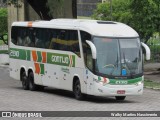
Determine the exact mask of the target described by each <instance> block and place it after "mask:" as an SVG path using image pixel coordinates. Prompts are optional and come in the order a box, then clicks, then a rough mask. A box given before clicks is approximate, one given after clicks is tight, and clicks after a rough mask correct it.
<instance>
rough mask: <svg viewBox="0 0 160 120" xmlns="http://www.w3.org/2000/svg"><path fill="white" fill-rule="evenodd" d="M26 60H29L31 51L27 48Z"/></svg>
mask: <svg viewBox="0 0 160 120" xmlns="http://www.w3.org/2000/svg"><path fill="white" fill-rule="evenodd" d="M27 60H28V61H30V60H31V51H30V50H27Z"/></svg>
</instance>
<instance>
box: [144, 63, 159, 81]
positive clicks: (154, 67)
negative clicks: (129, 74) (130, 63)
mask: <svg viewBox="0 0 160 120" xmlns="http://www.w3.org/2000/svg"><path fill="white" fill-rule="evenodd" d="M144 75H145V79H148V80H151V81H155V82H158V83H160V63H146V64H144Z"/></svg>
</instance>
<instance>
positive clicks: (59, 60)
mask: <svg viewBox="0 0 160 120" xmlns="http://www.w3.org/2000/svg"><path fill="white" fill-rule="evenodd" d="M37 56H38V60H37V62H40V63H41V62H42V55H41V52H40V51H37ZM10 58H13V59H20V60H28V61H30V60H31V50H24V49H16V48H10ZM47 63H48V64H55V65H61V66H67V67H68V66H70V64H71V63H72V64H71V67H75V55H72V62H71V60H70V58H69V55H67V54H58V53H47Z"/></svg>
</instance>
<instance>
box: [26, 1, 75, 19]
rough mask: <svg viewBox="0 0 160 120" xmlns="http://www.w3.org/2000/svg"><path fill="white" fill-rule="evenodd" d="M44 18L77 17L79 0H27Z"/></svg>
mask: <svg viewBox="0 0 160 120" xmlns="http://www.w3.org/2000/svg"><path fill="white" fill-rule="evenodd" d="M26 1H27V2H28V3H29V4H30V5H31V6H32V8H33V9H34V10H35V11H36V12H37V14H38V15H39V16H40V18H41V19H42V20H51V19H53V18H59V17H63V18H76V17H77V8H76V6H77V0H26Z"/></svg>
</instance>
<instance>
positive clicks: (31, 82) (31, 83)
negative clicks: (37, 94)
mask: <svg viewBox="0 0 160 120" xmlns="http://www.w3.org/2000/svg"><path fill="white" fill-rule="evenodd" d="M28 79H29V89H30V90H31V91H35V90H37V85H36V84H35V83H34V75H33V72H30V73H29V76H28Z"/></svg>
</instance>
